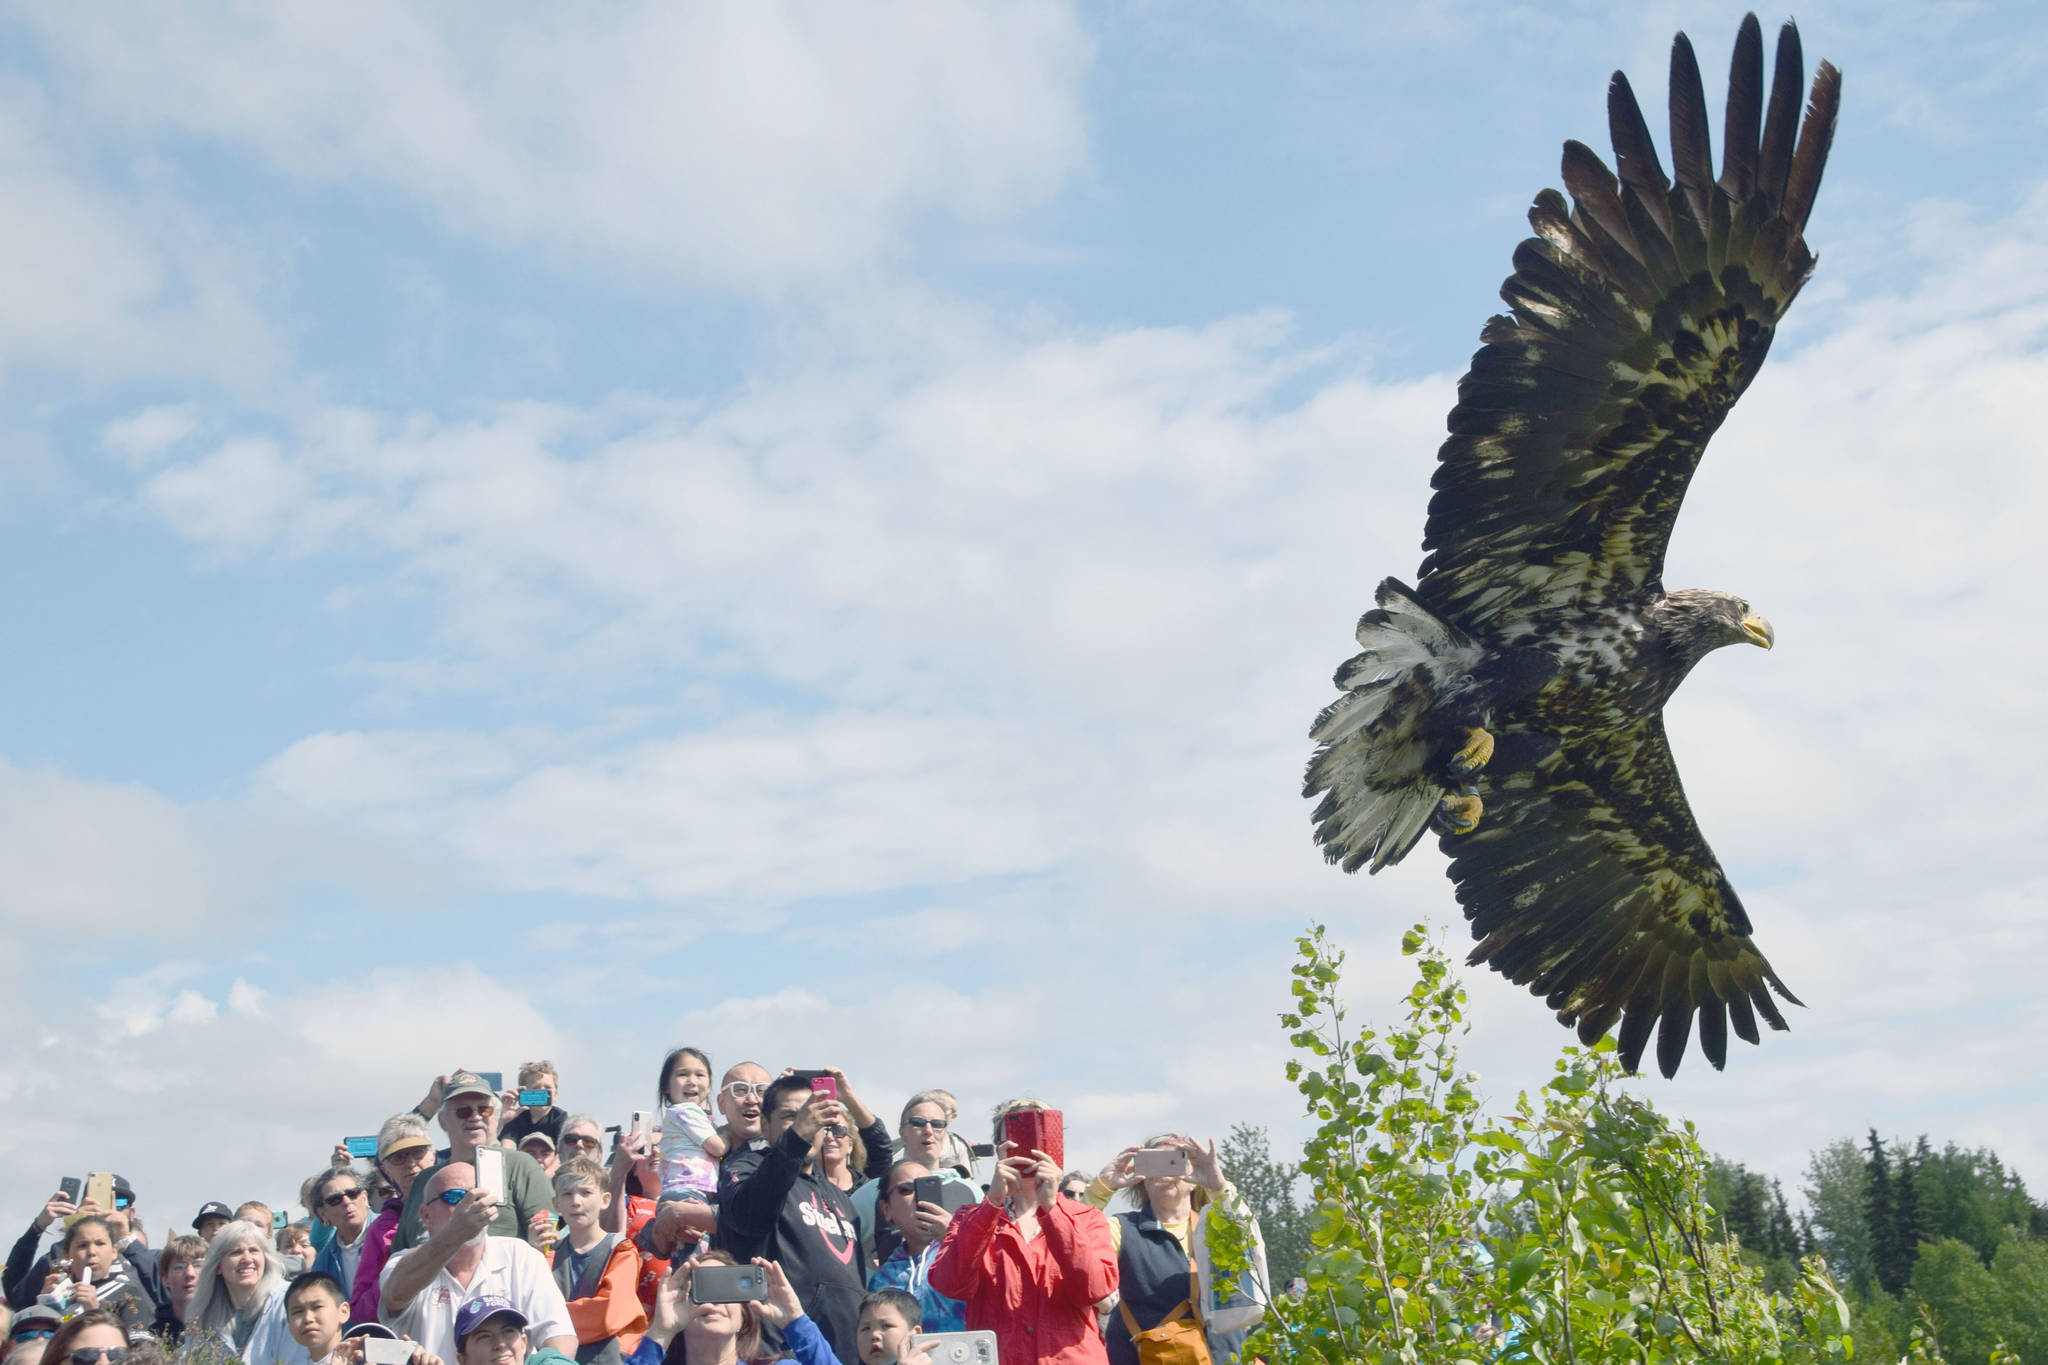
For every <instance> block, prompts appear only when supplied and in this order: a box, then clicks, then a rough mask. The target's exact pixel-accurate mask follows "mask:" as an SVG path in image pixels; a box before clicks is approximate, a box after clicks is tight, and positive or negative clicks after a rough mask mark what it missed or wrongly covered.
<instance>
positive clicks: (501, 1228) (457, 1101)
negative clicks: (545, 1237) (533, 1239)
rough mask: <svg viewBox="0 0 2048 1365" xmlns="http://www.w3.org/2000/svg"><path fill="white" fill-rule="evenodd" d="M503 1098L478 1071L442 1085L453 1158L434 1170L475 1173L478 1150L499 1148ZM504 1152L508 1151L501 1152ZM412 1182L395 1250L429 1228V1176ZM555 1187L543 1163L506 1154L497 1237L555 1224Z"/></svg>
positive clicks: (411, 1243)
mask: <svg viewBox="0 0 2048 1365" xmlns="http://www.w3.org/2000/svg"><path fill="white" fill-rule="evenodd" d="M498 1105H499V1098H498V1094H497V1092H496V1091H494V1090H492V1089H491V1087H490V1085H489V1083H487V1082H486V1081H485V1080H484V1079H483V1077H481V1076H479V1075H477V1074H476V1073H475V1072H474V1071H455V1072H451V1073H450V1074H449V1076H448V1081H447V1083H446V1084H445V1085H443V1086H442V1087H441V1107H440V1118H441V1130H442V1131H443V1132H445V1133H447V1134H448V1156H447V1159H446V1160H445V1161H443V1162H442V1163H441V1165H439V1166H436V1167H435V1168H434V1170H435V1171H438V1170H442V1169H445V1168H446V1167H447V1166H448V1165H450V1164H453V1163H457V1162H460V1163H461V1164H462V1165H464V1166H470V1167H471V1169H472V1170H473V1169H474V1166H473V1165H472V1163H473V1162H474V1161H475V1160H476V1149H477V1148H479V1147H486V1146H495V1145H496V1144H497V1141H498V1119H499V1117H500V1116H499V1113H498ZM500 1150H503V1149H500ZM433 1173H434V1172H433V1171H429V1172H428V1173H427V1175H426V1176H422V1177H421V1178H420V1179H418V1180H415V1181H414V1182H413V1186H412V1189H410V1190H408V1191H407V1192H406V1196H405V1209H404V1211H403V1212H402V1213H400V1214H399V1216H398V1236H397V1237H396V1238H395V1239H394V1240H393V1241H392V1244H391V1246H392V1249H393V1250H394V1251H398V1250H403V1249H405V1248H407V1247H416V1246H418V1245H419V1244H420V1243H421V1242H422V1241H424V1240H425V1239H426V1236H427V1232H428V1229H427V1228H426V1226H425V1225H424V1224H423V1223H422V1222H421V1221H420V1200H421V1197H422V1192H423V1191H424V1190H425V1189H426V1187H427V1176H430V1175H432V1174H433ZM554 1198H555V1194H554V1187H553V1186H551V1185H549V1183H548V1178H547V1176H545V1175H543V1174H542V1173H541V1169H540V1163H539V1162H536V1161H535V1160H534V1159H533V1158H532V1157H530V1156H528V1155H527V1154H526V1153H524V1152H515V1151H506V1152H505V1200H504V1202H503V1203H502V1204H498V1205H495V1208H496V1217H495V1220H494V1221H493V1222H492V1224H491V1228H490V1231H491V1235H492V1236H494V1237H525V1236H526V1235H527V1234H528V1232H529V1230H531V1229H534V1228H536V1227H538V1226H543V1225H544V1226H549V1227H552V1226H553V1223H554V1216H555V1208H554Z"/></svg>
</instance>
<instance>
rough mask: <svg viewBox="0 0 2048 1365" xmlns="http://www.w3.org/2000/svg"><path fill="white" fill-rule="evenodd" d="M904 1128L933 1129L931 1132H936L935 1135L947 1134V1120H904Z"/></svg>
mask: <svg viewBox="0 0 2048 1365" xmlns="http://www.w3.org/2000/svg"><path fill="white" fill-rule="evenodd" d="M903 1126H904V1127H905V1128H929V1129H931V1130H932V1131H933V1132H935V1133H943V1132H945V1131H946V1120H944V1119H905V1120H903Z"/></svg>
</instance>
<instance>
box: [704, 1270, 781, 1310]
mask: <svg viewBox="0 0 2048 1365" xmlns="http://www.w3.org/2000/svg"><path fill="white" fill-rule="evenodd" d="M767 1297H768V1272H767V1271H765V1270H763V1269H761V1267H760V1266H757V1265H698V1266H692V1267H690V1302H691V1303H749V1302H751V1303H759V1302H760V1301H761V1300H762V1299H765V1298H767Z"/></svg>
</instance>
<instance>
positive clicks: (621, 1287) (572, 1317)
mask: <svg viewBox="0 0 2048 1365" xmlns="http://www.w3.org/2000/svg"><path fill="white" fill-rule="evenodd" d="M611 1202H612V1195H611V1177H610V1175H609V1174H608V1173H607V1172H606V1170H605V1168H604V1167H602V1166H600V1165H598V1164H597V1163H596V1162H595V1161H592V1160H591V1159H590V1158H589V1157H587V1156H579V1157H576V1158H574V1159H573V1160H569V1161H565V1162H563V1163H562V1168H561V1169H560V1170H559V1171H557V1172H555V1212H556V1213H559V1214H560V1215H562V1221H563V1222H565V1223H567V1224H568V1225H569V1226H568V1230H567V1231H566V1232H565V1233H564V1234H563V1237H562V1239H561V1240H560V1241H558V1242H556V1243H555V1249H554V1263H555V1284H556V1286H557V1287H559V1288H560V1289H561V1291H562V1297H563V1298H564V1299H566V1300H568V1303H569V1321H570V1322H571V1323H573V1324H575V1327H576V1343H577V1344H576V1359H577V1360H578V1361H580V1362H582V1365H618V1362H620V1361H621V1360H622V1359H623V1357H624V1356H625V1355H627V1354H629V1353H630V1352H631V1351H632V1350H633V1348H634V1347H636V1346H638V1345H639V1344H640V1337H641V1335H642V1334H643V1333H644V1332H646V1330H647V1311H646V1310H645V1309H644V1308H642V1307H641V1306H640V1296H639V1294H638V1292H637V1291H636V1288H635V1286H636V1285H637V1284H638V1282H639V1279H640V1252H639V1249H638V1248H637V1247H635V1246H634V1245H633V1244H632V1242H630V1241H628V1240H627V1239H626V1238H624V1237H621V1236H619V1235H618V1234H617V1233H607V1232H606V1231H605V1230H604V1228H603V1227H601V1226H600V1225H599V1220H600V1219H601V1218H602V1217H603V1216H604V1211H605V1210H606V1209H608V1208H610V1207H611Z"/></svg>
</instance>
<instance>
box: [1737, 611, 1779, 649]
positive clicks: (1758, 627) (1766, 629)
mask: <svg viewBox="0 0 2048 1365" xmlns="http://www.w3.org/2000/svg"><path fill="white" fill-rule="evenodd" d="M1742 633H1743V634H1744V635H1747V636H1748V637H1749V642H1750V643H1751V644H1753V645H1762V646H1763V647H1764V648H1765V649H1769V648H1770V647H1771V643H1772V642H1773V641H1775V640H1776V639H1777V638H1778V637H1777V635H1776V633H1775V632H1773V631H1772V630H1771V623H1770V622H1769V621H1766V620H1764V618H1763V617H1761V616H1758V615H1757V614H1756V613H1755V612H1751V613H1750V614H1749V615H1747V616H1745V617H1743V618H1742Z"/></svg>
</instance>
